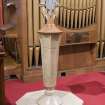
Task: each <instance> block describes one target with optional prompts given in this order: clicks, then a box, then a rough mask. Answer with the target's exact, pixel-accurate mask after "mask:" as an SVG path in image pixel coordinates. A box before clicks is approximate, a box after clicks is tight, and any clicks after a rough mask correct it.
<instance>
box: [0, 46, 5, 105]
mask: <svg viewBox="0 0 105 105" xmlns="http://www.w3.org/2000/svg"><path fill="white" fill-rule="evenodd" d="M3 58H4V50H3V48H2V46H1V45H0V105H4V64H3Z"/></svg>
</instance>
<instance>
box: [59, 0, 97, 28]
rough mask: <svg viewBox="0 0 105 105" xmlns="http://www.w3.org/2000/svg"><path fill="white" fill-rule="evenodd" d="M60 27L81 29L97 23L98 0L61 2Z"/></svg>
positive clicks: (68, 0)
mask: <svg viewBox="0 0 105 105" xmlns="http://www.w3.org/2000/svg"><path fill="white" fill-rule="evenodd" d="M58 21H59V22H58V23H59V25H60V26H62V27H65V28H68V29H81V28H85V27H89V26H91V25H94V24H95V23H96V0H60V7H59V18H58Z"/></svg>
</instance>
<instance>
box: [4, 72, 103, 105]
mask: <svg viewBox="0 0 105 105" xmlns="http://www.w3.org/2000/svg"><path fill="white" fill-rule="evenodd" d="M42 88H43V85H42V83H41V82H38V83H23V82H22V81H19V80H9V81H6V82H5V95H6V102H7V105H15V102H16V101H17V100H18V99H19V98H20V97H21V96H23V95H24V94H25V93H26V92H29V91H35V90H40V89H42ZM57 89H60V90H66V91H72V92H73V93H75V94H76V95H77V96H79V97H80V98H82V99H83V100H84V102H85V104H84V105H105V73H102V72H101V73H96V72H93V73H87V74H83V75H74V76H67V77H64V78H60V79H59V80H58V83H57Z"/></svg>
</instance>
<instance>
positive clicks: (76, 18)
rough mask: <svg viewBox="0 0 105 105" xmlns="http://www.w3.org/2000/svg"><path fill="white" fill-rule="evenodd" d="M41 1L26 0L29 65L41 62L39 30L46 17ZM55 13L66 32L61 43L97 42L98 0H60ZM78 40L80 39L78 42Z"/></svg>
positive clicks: (57, 20) (60, 25)
mask: <svg viewBox="0 0 105 105" xmlns="http://www.w3.org/2000/svg"><path fill="white" fill-rule="evenodd" d="M39 2H40V1H39V0H26V5H27V7H26V8H27V29H28V31H27V41H28V45H27V46H28V66H29V67H32V66H37V67H38V66H39V65H40V64H41V63H40V61H41V59H40V58H39V55H40V52H41V51H40V42H39V38H38V33H37V31H38V30H39V28H40V27H42V26H43V25H44V24H45V19H44V18H43V16H42V14H41V8H40V7H39ZM55 14H56V20H55V22H56V25H58V26H59V27H60V28H61V29H62V30H63V31H64V32H65V35H64V37H65V38H64V37H63V38H62V41H61V43H63V44H64V45H65V44H71V43H81V42H82V41H83V40H84V42H89V43H90V42H92V41H93V42H95V38H94V35H95V32H94V31H96V30H95V28H96V27H95V25H96V0H59V8H57V9H56V12H55ZM66 30H67V31H66ZM88 30H89V32H88ZM72 31H73V32H72ZM81 31H82V33H81ZM84 34H85V35H84ZM89 34H92V35H89ZM69 36H70V38H69ZM71 36H72V37H71ZM77 36H78V38H77ZM75 37H76V38H75ZM80 37H82V38H80ZM64 39H65V40H64ZM69 40H71V41H70V43H68V42H69ZM76 40H78V41H77V42H76ZM73 41H74V42H73ZM93 42H92V43H93Z"/></svg>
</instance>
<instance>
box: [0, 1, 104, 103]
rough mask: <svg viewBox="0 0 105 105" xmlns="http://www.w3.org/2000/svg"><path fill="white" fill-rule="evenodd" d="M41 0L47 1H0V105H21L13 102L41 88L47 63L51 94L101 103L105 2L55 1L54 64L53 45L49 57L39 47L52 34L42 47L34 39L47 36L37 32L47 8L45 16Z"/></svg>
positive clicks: (102, 100)
mask: <svg viewBox="0 0 105 105" xmlns="http://www.w3.org/2000/svg"><path fill="white" fill-rule="evenodd" d="M41 1H42V3H43V1H46V2H47V1H53V0H0V105H26V104H18V103H16V102H17V101H18V100H19V99H20V98H21V97H22V96H24V94H26V93H27V92H32V91H37V90H41V89H43V88H44V85H43V82H42V80H43V75H44V72H43V68H44V67H45V66H46V65H50V63H49V62H53V63H52V64H51V65H50V66H54V67H55V65H57V66H56V67H55V69H56V68H57V78H58V79H57V85H56V89H57V90H62V91H67V92H72V93H73V94H75V95H76V96H78V97H79V98H80V99H82V100H83V101H84V104H83V105H105V101H104V97H105V12H104V10H105V0H55V1H57V2H58V6H57V8H56V9H55V10H54V16H55V18H54V25H55V26H56V27H57V28H58V29H59V30H60V31H61V32H58V33H57V32H55V34H59V33H60V36H59V40H60V42H59V48H58V49H56V51H58V50H59V52H56V53H57V54H59V56H57V57H58V61H57V57H55V56H54V55H56V54H55V52H53V50H54V49H55V47H54V48H52V49H53V50H51V51H52V52H51V53H48V52H47V51H49V50H47V48H46V50H45V49H44V48H42V47H44V44H43V43H45V42H46V44H47V45H50V44H51V46H53V43H54V42H49V40H50V41H53V40H54V39H53V36H56V35H52V36H51V38H52V39H49V40H48V39H47V41H48V43H47V41H45V42H43V41H42V39H41V38H43V36H42V37H40V34H46V35H47V37H48V34H51V33H50V32H49V30H50V28H49V27H50V26H49V27H47V28H46V30H44V31H43V29H44V28H43V27H45V26H46V24H47V22H48V20H47V18H46V17H47V15H50V14H48V13H49V11H50V9H48V10H47V8H48V7H47V6H46V5H47V4H46V5H45V10H47V13H46V11H44V9H43V5H42V4H41ZM46 2H45V3H46ZM52 5H53V4H52ZM42 12H44V13H42ZM43 14H44V15H43ZM51 16H52V15H51ZM40 29H42V30H41V31H40ZM52 30H53V28H52ZM48 32H49V33H48ZM52 34H54V33H53V32H52ZM43 40H44V38H43ZM55 40H56V39H55ZM56 41H57V40H56ZM55 43H57V42H55ZM47 45H46V46H47ZM51 46H50V47H51ZM56 47H57V46H56ZM49 49H50V48H49ZM54 51H55V50H54ZM44 55H46V56H44ZM53 56H54V57H53ZM49 57H50V58H52V59H50V60H51V61H50V60H49ZM54 58H55V59H54ZM54 61H55V63H56V64H55V63H54ZM46 62H47V63H46ZM57 62H58V63H57ZM45 63H46V65H45ZM50 66H46V67H45V68H46V69H48V68H50ZM47 67H48V68H47ZM54 67H52V68H54ZM52 75H53V73H52ZM27 105H29V104H27ZM30 105H31V104H30ZM35 105H36V104H35ZM38 105H40V104H38ZM43 105H45V104H43ZM46 105H49V104H46ZM51 105H52V104H51ZM56 105H58V104H56ZM61 105H63V104H61ZM71 105H76V104H71ZM78 105H82V104H78Z"/></svg>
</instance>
